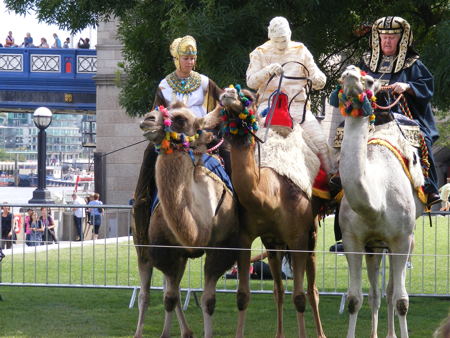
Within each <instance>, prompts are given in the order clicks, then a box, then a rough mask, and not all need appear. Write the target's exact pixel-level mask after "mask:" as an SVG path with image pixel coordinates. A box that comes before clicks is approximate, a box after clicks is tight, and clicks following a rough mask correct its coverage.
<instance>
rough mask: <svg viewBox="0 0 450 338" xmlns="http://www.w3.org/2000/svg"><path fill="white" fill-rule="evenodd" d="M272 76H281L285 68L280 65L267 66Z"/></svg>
mask: <svg viewBox="0 0 450 338" xmlns="http://www.w3.org/2000/svg"><path fill="white" fill-rule="evenodd" d="M267 70H268V72H269V74H270V75H280V74H281V73H282V72H283V67H282V66H281V65H280V64H279V63H271V64H270V65H268V66H267Z"/></svg>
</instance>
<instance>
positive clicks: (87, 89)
mask: <svg viewBox="0 0 450 338" xmlns="http://www.w3.org/2000/svg"><path fill="white" fill-rule="evenodd" d="M96 72H97V51H96V50H90V49H69V48H60V49H53V48H52V49H50V48H0V108H3V110H4V108H11V109H19V110H20V109H22V110H26V109H34V108H37V107H38V106H42V105H45V106H47V107H49V108H54V109H60V110H83V111H86V110H88V111H93V112H95V92H96V84H95V81H94V76H95V74H96Z"/></svg>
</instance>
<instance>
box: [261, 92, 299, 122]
mask: <svg viewBox="0 0 450 338" xmlns="http://www.w3.org/2000/svg"><path fill="white" fill-rule="evenodd" d="M276 95H277V94H276V92H274V93H272V95H271V97H270V98H269V113H268V114H267V117H266V120H265V122H264V127H266V128H267V125H268V124H269V121H270V125H271V126H279V127H289V128H291V129H292V128H293V127H294V122H293V121H292V117H291V115H290V114H289V99H288V96H287V94H286V93H285V92H283V91H281V92H280V94H279V95H278V98H277V101H276V102H273V101H272V105H275V107H274V110H273V112H272V114H271V113H270V111H271V108H272V105H271V103H270V101H271V98H273V99H274V98H275V97H276ZM270 116H272V120H270Z"/></svg>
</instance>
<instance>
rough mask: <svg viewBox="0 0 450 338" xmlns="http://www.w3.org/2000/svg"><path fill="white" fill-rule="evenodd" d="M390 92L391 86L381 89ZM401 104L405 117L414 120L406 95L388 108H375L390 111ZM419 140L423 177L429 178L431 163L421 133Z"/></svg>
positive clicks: (401, 95) (400, 96) (398, 98)
mask: <svg viewBox="0 0 450 338" xmlns="http://www.w3.org/2000/svg"><path fill="white" fill-rule="evenodd" d="M389 90H392V86H391V85H390V86H383V87H381V89H380V91H389ZM400 101H401V102H400ZM399 102H400V104H399V107H400V109H401V111H402V113H403V115H405V116H406V117H408V118H409V119H410V120H414V118H413V116H412V113H411V110H410V109H409V106H408V102H407V101H406V98H405V95H403V94H400V95H398V97H397V98H396V99H395V101H394V102H393V103H392V104H390V105H389V106H387V107H383V106H379V105H377V104H376V103H375V107H376V108H378V109H382V110H388V109H391V108H392V107H394V106H395V105H397V104H398V103H399ZM419 139H420V140H419V141H420V163H421V164H422V172H423V176H425V177H429V172H430V161H429V154H428V147H427V144H426V142H425V138H424V137H423V135H422V133H419Z"/></svg>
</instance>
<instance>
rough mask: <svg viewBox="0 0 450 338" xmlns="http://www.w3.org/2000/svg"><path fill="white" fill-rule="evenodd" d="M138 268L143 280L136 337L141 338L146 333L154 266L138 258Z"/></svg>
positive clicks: (139, 298)
mask: <svg viewBox="0 0 450 338" xmlns="http://www.w3.org/2000/svg"><path fill="white" fill-rule="evenodd" d="M138 255H139V251H138ZM138 268H139V276H140V279H141V289H140V290H139V296H138V308H139V317H138V323H137V327H136V332H135V333H134V337H138V338H140V337H142V334H143V331H144V319H145V313H146V311H147V308H148V303H149V293H150V282H151V279H152V273H153V266H152V264H151V262H150V261H149V260H145V259H143V258H138Z"/></svg>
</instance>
